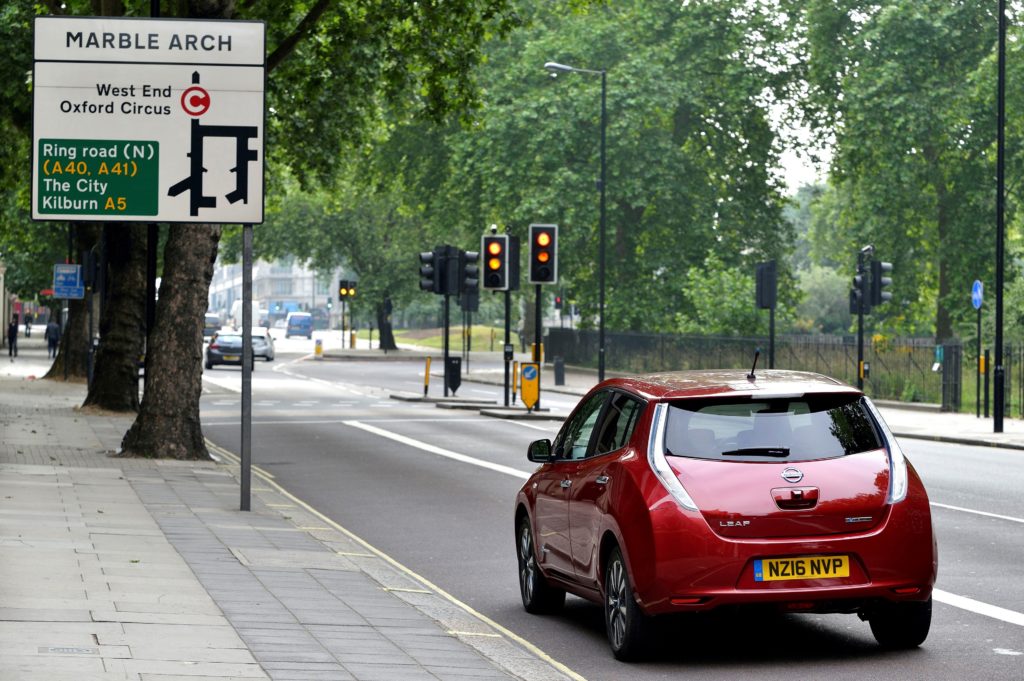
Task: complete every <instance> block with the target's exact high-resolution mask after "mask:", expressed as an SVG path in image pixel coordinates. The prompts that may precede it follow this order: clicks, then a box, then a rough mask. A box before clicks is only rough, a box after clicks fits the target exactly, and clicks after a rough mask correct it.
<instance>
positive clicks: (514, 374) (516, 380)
mask: <svg viewBox="0 0 1024 681" xmlns="http://www.w3.org/2000/svg"><path fill="white" fill-rule="evenodd" d="M518 383H519V362H518V361H513V362H512V404H515V403H516V385H517V384H518Z"/></svg>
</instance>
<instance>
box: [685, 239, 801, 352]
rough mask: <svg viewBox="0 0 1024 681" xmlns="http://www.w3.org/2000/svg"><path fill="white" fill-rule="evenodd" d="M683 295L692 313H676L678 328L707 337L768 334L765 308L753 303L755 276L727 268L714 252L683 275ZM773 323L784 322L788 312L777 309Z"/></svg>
mask: <svg viewBox="0 0 1024 681" xmlns="http://www.w3.org/2000/svg"><path fill="white" fill-rule="evenodd" d="M686 296H687V298H688V299H689V300H688V302H689V307H690V309H692V310H693V313H692V314H691V315H683V314H678V315H676V324H677V331H678V332H679V333H686V334H702V335H709V336H712V335H713V336H722V335H740V336H757V335H760V334H765V335H767V332H768V319H769V312H768V310H759V309H757V308H756V307H755V305H754V276H753V274H752V273H751V272H749V271H747V270H744V269H740V268H736V267H732V268H730V267H726V266H725V264H724V263H723V262H722V260H721V259H720V258H719V257H718V256H717V255H716V254H715V253H713V252H712V253H709V254H708V255H707V257H706V258H705V259H704V264H703V266H702V267H693V268H690V270H689V271H688V272H687V274H686ZM776 315H777V317H776V324H777V325H779V324H782V323H784V322H785V318H786V317H787V316H788V311H787V310H786V309H785V308H782V309H777V310H776Z"/></svg>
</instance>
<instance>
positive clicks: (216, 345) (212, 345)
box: [210, 343, 220, 350]
mask: <svg viewBox="0 0 1024 681" xmlns="http://www.w3.org/2000/svg"><path fill="white" fill-rule="evenodd" d="M210 349H211V350H220V345H218V344H217V343H210Z"/></svg>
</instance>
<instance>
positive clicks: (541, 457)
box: [526, 440, 555, 463]
mask: <svg viewBox="0 0 1024 681" xmlns="http://www.w3.org/2000/svg"><path fill="white" fill-rule="evenodd" d="M526 458H527V459H529V460H530V461H532V462H534V463H548V462H550V461H552V460H553V459H554V458H555V457H554V456H552V455H551V440H534V441H533V442H531V443H530V447H529V449H527V450H526Z"/></svg>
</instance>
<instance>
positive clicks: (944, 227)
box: [929, 155, 953, 343]
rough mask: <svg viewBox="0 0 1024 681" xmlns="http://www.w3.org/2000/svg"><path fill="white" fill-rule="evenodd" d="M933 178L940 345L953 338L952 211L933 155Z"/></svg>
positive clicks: (936, 159) (937, 160)
mask: <svg viewBox="0 0 1024 681" xmlns="http://www.w3.org/2000/svg"><path fill="white" fill-rule="evenodd" d="M929 158H934V160H933V161H932V163H933V168H934V170H933V173H932V174H933V176H934V179H933V181H932V185H933V187H934V190H935V207H936V211H935V224H936V233H937V235H938V240H937V243H938V247H937V248H936V249H935V250H936V255H937V256H938V258H937V259H938V261H939V262H938V266H939V295H938V298H937V306H936V310H935V339H936V342H938V343H945V342H947V341H948V340H949V339H951V338H953V317H952V315H951V314H950V312H949V307H948V306H947V303H946V301H947V299H948V296H949V293H950V282H949V262H950V260H951V259H950V258H947V257H946V253H945V252H944V251H946V250H947V249H949V248H950V245H949V242H948V241H947V238H948V236H949V231H950V230H949V221H950V217H949V216H950V215H952V214H953V213H952V211H950V209H949V205H948V203H949V201H950V195H949V192H948V191H947V187H946V181H945V178H944V177H943V174H942V169H941V166H940V165H939V159H938V157H937V155H933V156H932V157H929Z"/></svg>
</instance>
